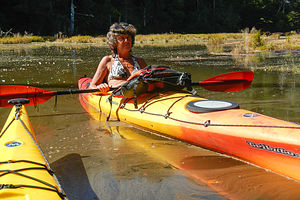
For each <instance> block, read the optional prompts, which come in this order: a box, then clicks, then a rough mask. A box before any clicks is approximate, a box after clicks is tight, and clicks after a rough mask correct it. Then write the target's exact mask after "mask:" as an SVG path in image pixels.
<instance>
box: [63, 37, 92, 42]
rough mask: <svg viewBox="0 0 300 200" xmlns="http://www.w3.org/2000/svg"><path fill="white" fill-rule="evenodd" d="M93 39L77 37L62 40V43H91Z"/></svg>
mask: <svg viewBox="0 0 300 200" xmlns="http://www.w3.org/2000/svg"><path fill="white" fill-rule="evenodd" d="M92 39H93V37H92V36H88V35H78V36H72V37H69V38H64V39H62V41H63V42H69V43H91V42H92Z"/></svg>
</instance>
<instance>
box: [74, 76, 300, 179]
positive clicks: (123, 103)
mask: <svg viewBox="0 0 300 200" xmlns="http://www.w3.org/2000/svg"><path fill="white" fill-rule="evenodd" d="M90 81H91V79H89V78H82V79H80V80H79V89H86V88H87V87H88V83H89V82H90ZM81 96H82V98H83V100H84V101H85V102H87V103H88V104H90V105H91V106H93V107H94V108H96V109H98V110H99V111H100V112H103V113H106V114H108V115H111V116H112V117H114V118H116V119H118V120H121V121H124V122H128V123H131V124H134V125H136V126H139V127H143V128H146V129H148V130H151V131H154V132H155V133H158V134H160V135H163V136H167V137H170V138H175V139H178V140H182V141H185V142H188V143H191V144H194V145H197V146H200V147H204V148H206V149H210V150H213V151H216V152H220V153H224V154H226V155H230V156H233V157H235V158H239V159H241V160H244V161H247V162H250V163H252V164H255V165H258V166H261V167H263V168H266V169H270V170H272V171H274V172H277V173H279V174H282V175H285V176H288V177H291V178H293V179H295V180H300V174H299V173H298V172H299V170H300V125H298V124H294V123H291V122H286V121H282V120H279V119H275V118H272V117H268V116H265V115H262V114H259V113H255V112H252V111H248V110H244V109H240V108H238V107H237V108H233V109H224V110H218V111H211V112H193V111H190V110H189V109H188V108H187V105H188V104H190V102H194V101H195V102H202V101H207V99H204V98H201V97H198V96H193V95H190V94H187V93H179V92H171V91H170V92H165V93H163V94H162V93H161V94H145V95H141V96H140V97H138V99H137V107H136V106H135V103H134V99H132V98H131V99H130V98H126V99H125V98H117V97H113V98H112V100H110V99H109V96H110V95H109V94H107V95H101V94H81Z"/></svg>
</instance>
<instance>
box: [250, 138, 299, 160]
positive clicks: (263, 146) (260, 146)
mask: <svg viewBox="0 0 300 200" xmlns="http://www.w3.org/2000/svg"><path fill="white" fill-rule="evenodd" d="M246 142H247V144H248V145H249V146H250V147H253V148H256V149H262V150H266V151H270V152H274V153H280V154H284V155H287V156H291V157H296V158H300V154H298V153H294V152H292V151H288V150H286V149H285V148H281V147H271V146H269V145H266V144H256V143H254V142H251V141H247V140H246Z"/></svg>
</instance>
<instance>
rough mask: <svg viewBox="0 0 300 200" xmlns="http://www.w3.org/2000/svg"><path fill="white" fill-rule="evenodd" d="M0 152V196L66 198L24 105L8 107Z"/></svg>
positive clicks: (5, 197)
mask: <svg viewBox="0 0 300 200" xmlns="http://www.w3.org/2000/svg"><path fill="white" fill-rule="evenodd" d="M0 152H2V153H1V154H0V199H18V200H22V199H26V200H29V199H49V200H50V199H51V200H52V199H66V196H65V194H64V193H63V191H62V189H61V187H60V185H59V183H58V181H57V179H56V177H55V175H54V172H53V171H52V170H51V168H50V166H49V164H48V162H47V160H46V158H45V157H44V155H43V153H42V151H41V149H40V147H39V146H38V143H37V141H36V138H35V135H34V132H33V129H32V127H31V124H30V121H29V118H28V114H27V111H26V109H25V107H24V106H21V105H17V106H14V107H13V109H12V110H11V112H10V114H9V117H8V119H7V121H6V123H5V125H4V127H3V129H2V131H1V134H0Z"/></svg>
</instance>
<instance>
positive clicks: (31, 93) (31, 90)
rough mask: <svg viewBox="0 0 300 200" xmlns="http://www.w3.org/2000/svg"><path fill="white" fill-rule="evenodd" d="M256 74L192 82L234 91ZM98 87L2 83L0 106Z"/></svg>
mask: <svg viewBox="0 0 300 200" xmlns="http://www.w3.org/2000/svg"><path fill="white" fill-rule="evenodd" d="M253 77H254V74H253V72H252V71H238V72H230V73H225V74H221V75H218V76H215V77H212V78H209V79H206V80H204V81H200V82H196V83H192V85H200V86H202V87H203V88H205V89H207V90H210V91H218V92H233V91H240V90H243V89H246V88H248V87H249V86H250V85H251V82H252V80H253ZM93 92H99V90H98V89H87V90H65V91H49V90H45V89H42V88H36V87H32V86H22V85H0V107H12V105H10V104H8V103H7V101H8V100H10V99H15V98H27V99H29V100H30V103H29V104H27V106H30V105H36V104H40V103H43V102H45V101H47V100H49V99H50V98H51V97H53V96H57V95H65V94H79V93H93Z"/></svg>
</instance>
